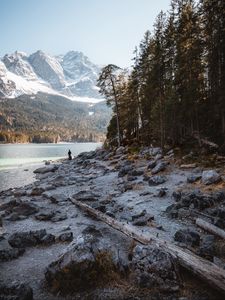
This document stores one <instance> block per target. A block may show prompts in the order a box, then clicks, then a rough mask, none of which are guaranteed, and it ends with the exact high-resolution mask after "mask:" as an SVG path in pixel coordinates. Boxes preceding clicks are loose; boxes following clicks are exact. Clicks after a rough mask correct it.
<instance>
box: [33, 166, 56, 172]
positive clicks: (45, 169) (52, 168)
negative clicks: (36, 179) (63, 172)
mask: <svg viewBox="0 0 225 300" xmlns="http://www.w3.org/2000/svg"><path fill="white" fill-rule="evenodd" d="M58 168H59V167H58V166H57V165H49V166H46V167H41V168H38V169H36V170H34V173H35V174H45V173H48V172H55V171H56V170H58Z"/></svg>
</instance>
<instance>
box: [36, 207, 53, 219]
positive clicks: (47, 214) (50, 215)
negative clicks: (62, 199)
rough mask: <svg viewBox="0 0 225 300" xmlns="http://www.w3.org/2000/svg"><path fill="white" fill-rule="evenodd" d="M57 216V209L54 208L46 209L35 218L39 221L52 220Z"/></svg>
mask: <svg viewBox="0 0 225 300" xmlns="http://www.w3.org/2000/svg"><path fill="white" fill-rule="evenodd" d="M54 216H55V211H53V210H48V209H46V210H44V211H42V212H40V213H38V214H37V215H36V216H35V218H36V219H37V220H39V221H50V220H51V219H52V218H53V217H54Z"/></svg>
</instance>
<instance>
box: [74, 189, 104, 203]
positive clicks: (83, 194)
mask: <svg viewBox="0 0 225 300" xmlns="http://www.w3.org/2000/svg"><path fill="white" fill-rule="evenodd" d="M72 198H74V199H75V200H77V201H97V200H98V199H99V195H98V194H95V193H93V192H91V191H80V192H78V193H76V194H74V195H73V196H72Z"/></svg>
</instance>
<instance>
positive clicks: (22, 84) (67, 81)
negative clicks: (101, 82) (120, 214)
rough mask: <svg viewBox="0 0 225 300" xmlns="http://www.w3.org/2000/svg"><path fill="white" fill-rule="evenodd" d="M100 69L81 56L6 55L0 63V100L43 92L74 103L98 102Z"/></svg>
mask: <svg viewBox="0 0 225 300" xmlns="http://www.w3.org/2000/svg"><path fill="white" fill-rule="evenodd" d="M99 72H100V68H99V67H98V66H97V65H95V64H93V63H92V62H91V61H90V60H89V59H88V57H86V56H85V55H84V54H83V53H82V52H78V51H69V52H68V53H66V54H65V55H58V56H50V55H48V54H46V53H44V52H43V51H40V50H39V51H37V52H35V53H33V54H31V55H27V54H26V53H24V52H17V51H16V52H15V53H13V54H10V55H9V54H6V55H5V56H4V57H3V58H2V59H1V60H0V97H6V98H7V97H8V98H15V97H17V96H19V95H22V94H36V93H37V92H44V93H48V94H58V95H63V96H64V97H65V96H66V97H67V98H69V99H71V100H78V101H85V102H98V101H101V100H102V99H101V98H100V95H99V93H98V88H97V87H96V81H97V78H98V74H99Z"/></svg>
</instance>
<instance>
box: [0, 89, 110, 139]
mask: <svg viewBox="0 0 225 300" xmlns="http://www.w3.org/2000/svg"><path fill="white" fill-rule="evenodd" d="M89 111H91V112H92V113H93V114H92V115H89ZM110 115H111V110H110V109H108V108H107V107H106V106H105V103H104V102H102V103H98V104H95V105H93V106H92V107H89V105H88V104H87V103H80V102H75V101H74V102H73V101H70V100H68V99H66V98H64V97H61V96H56V95H48V94H42V93H38V94H37V95H35V96H30V95H22V96H20V97H18V98H16V99H4V100H2V101H0V143H57V142H59V141H68V142H99V141H104V139H105V131H106V127H107V124H108V122H109V119H110Z"/></svg>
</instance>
